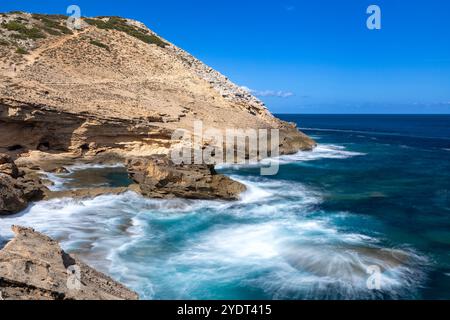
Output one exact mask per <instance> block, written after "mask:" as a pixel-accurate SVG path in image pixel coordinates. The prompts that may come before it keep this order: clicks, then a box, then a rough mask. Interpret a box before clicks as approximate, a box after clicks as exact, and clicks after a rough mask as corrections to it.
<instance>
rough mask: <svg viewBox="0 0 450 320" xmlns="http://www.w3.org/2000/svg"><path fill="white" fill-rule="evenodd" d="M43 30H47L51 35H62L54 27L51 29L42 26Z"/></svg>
mask: <svg viewBox="0 0 450 320" xmlns="http://www.w3.org/2000/svg"><path fill="white" fill-rule="evenodd" d="M42 29H43V30H44V31H45V32H47V33H48V34H50V35H52V36H60V35H62V32H61V31H58V30H55V29H51V28H47V27H44V28H42Z"/></svg>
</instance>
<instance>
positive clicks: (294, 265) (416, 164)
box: [0, 115, 450, 299]
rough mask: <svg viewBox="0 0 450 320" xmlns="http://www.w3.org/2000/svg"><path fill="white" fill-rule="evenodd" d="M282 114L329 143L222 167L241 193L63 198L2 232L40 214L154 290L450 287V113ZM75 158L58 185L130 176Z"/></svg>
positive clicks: (252, 293) (239, 294) (159, 294)
mask: <svg viewBox="0 0 450 320" xmlns="http://www.w3.org/2000/svg"><path fill="white" fill-rule="evenodd" d="M279 117H280V118H282V119H283V120H287V121H291V122H295V123H297V124H298V126H299V127H300V128H302V130H303V131H304V132H305V133H306V134H308V135H310V136H311V137H313V138H314V139H315V140H316V141H317V143H318V147H317V148H316V150H314V151H313V152H299V153H298V154H295V155H291V156H283V157H280V158H279V159H278V161H279V163H280V165H281V167H280V172H279V174H278V175H276V176H260V175H259V173H260V170H259V169H260V168H259V166H258V165H248V166H246V165H239V166H222V167H220V168H218V169H219V171H220V172H222V173H225V174H227V175H229V176H231V177H232V178H234V179H237V180H239V181H241V182H243V183H245V184H246V185H247V188H248V191H247V192H246V193H245V194H243V195H242V199H241V200H239V201H236V202H220V201H193V200H152V199H144V198H142V197H141V196H138V195H136V194H134V193H131V192H130V193H127V194H124V195H120V196H112V195H111V196H101V197H98V198H95V199H91V200H74V199H58V200H52V201H47V202H39V203H37V204H35V205H33V206H31V207H30V208H28V209H27V210H26V211H24V212H22V213H21V214H18V215H16V216H12V217H4V218H0V234H1V235H2V238H3V240H7V239H9V238H10V237H11V236H12V235H11V233H10V232H9V228H10V225H11V224H22V225H27V226H32V227H35V228H36V229H37V230H39V231H43V232H45V233H47V234H48V235H50V236H53V237H55V238H56V239H58V240H60V241H61V243H62V246H63V247H64V249H66V250H67V251H69V252H74V253H77V254H78V255H79V256H81V258H83V259H84V260H85V261H86V262H88V263H89V264H91V265H93V266H94V267H96V268H98V269H99V270H101V271H103V272H106V273H108V274H109V275H111V276H112V277H114V278H115V279H117V280H119V281H121V282H123V283H124V284H126V285H128V286H129V287H131V288H133V289H134V290H136V291H137V292H138V293H139V294H140V296H141V298H143V299H449V298H450V116H403V115H402V116H391V115H389V116H388V115H279ZM70 169H71V173H70V174H68V175H60V176H56V175H52V176H49V178H50V179H52V181H54V182H55V185H54V188H55V189H64V188H65V187H68V186H69V185H70V184H72V187H73V183H76V182H77V175H78V177H79V176H80V173H81V176H83V174H82V173H83V171H86V170H91V171H90V174H89V175H92V174H94V175H95V174H97V175H98V177H99V178H98V179H94V180H95V181H96V185H115V186H116V185H121V184H122V183H123V184H126V183H128V182H127V181H126V180H127V179H126V172H125V170H124V169H123V168H121V167H115V168H102V167H95V168H92V167H86V166H77V167H73V168H70ZM78 185H82V183H81V184H80V183H79V184H78ZM374 268H375V270H378V271H379V273H378V272H377V273H376V276H377V278H376V279H377V280H378V282H377V283H378V286H377V287H376V288H373V287H370V286H369V285H368V283H369V282H370V279H372V280H373V278H371V276H373V274H372V272H371V270H372V271H373V270H374ZM371 283H373V282H371Z"/></svg>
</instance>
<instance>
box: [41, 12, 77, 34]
mask: <svg viewBox="0 0 450 320" xmlns="http://www.w3.org/2000/svg"><path fill="white" fill-rule="evenodd" d="M62 17H65V16H62V15H48V16H46V15H42V14H35V15H33V18H35V19H36V20H39V21H41V22H42V23H43V24H44V30H45V31H47V32H48V33H50V34H53V35H56V34H61V33H64V34H73V32H72V30H70V29H69V28H67V27H66V26H65V25H62V24H61V20H62ZM65 18H67V17H65Z"/></svg>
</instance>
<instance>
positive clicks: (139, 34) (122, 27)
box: [84, 17, 167, 48]
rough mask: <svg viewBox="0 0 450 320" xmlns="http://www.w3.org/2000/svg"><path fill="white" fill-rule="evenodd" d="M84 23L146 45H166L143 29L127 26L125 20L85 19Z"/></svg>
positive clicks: (118, 18)
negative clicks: (119, 32)
mask: <svg viewBox="0 0 450 320" xmlns="http://www.w3.org/2000/svg"><path fill="white" fill-rule="evenodd" d="M84 21H85V22H87V23H88V24H90V25H92V26H96V27H97V28H99V29H105V30H118V31H121V32H125V33H126V34H128V35H130V36H132V37H135V38H137V39H139V40H141V41H143V42H145V43H148V44H156V45H157V46H160V47H162V48H164V47H165V46H166V45H167V43H165V42H164V41H162V40H161V39H160V38H159V37H157V36H155V35H152V34H150V33H149V32H148V31H147V30H145V29H142V28H139V27H134V26H131V25H129V24H128V23H127V21H126V20H125V19H123V18H120V17H110V18H109V20H108V21H103V20H99V19H89V18H86V19H84Z"/></svg>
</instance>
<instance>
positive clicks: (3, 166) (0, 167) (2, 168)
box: [0, 153, 19, 178]
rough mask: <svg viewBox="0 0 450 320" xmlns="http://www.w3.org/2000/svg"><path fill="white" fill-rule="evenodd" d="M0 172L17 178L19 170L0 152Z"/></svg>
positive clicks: (8, 157) (9, 158)
mask: <svg viewBox="0 0 450 320" xmlns="http://www.w3.org/2000/svg"><path fill="white" fill-rule="evenodd" d="M0 173H3V174H6V175H9V176H11V177H12V178H17V177H18V176H19V170H18V169H17V166H16V164H15V163H14V161H13V160H12V159H11V157H10V156H8V155H7V154H1V153H0Z"/></svg>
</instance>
